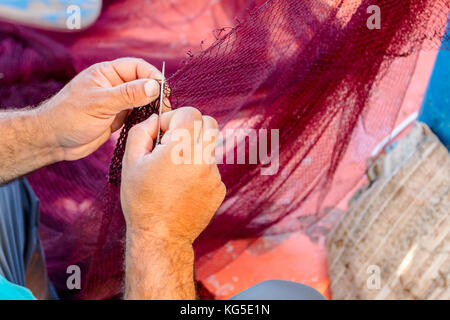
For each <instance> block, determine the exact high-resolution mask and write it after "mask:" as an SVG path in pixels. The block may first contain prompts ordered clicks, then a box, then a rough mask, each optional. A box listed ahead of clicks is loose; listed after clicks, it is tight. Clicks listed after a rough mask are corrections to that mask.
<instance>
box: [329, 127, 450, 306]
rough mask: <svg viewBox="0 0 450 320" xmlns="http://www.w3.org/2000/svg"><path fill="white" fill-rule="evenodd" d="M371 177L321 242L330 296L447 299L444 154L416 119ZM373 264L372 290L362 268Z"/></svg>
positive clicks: (448, 182)
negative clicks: (374, 284)
mask: <svg viewBox="0 0 450 320" xmlns="http://www.w3.org/2000/svg"><path fill="white" fill-rule="evenodd" d="M372 172H377V178H376V181H375V182H374V183H373V184H372V185H371V186H370V188H367V190H365V192H363V193H362V194H361V195H360V197H359V198H358V199H356V200H355V202H354V203H353V204H352V205H351V208H350V210H349V212H348V213H346V214H345V215H344V217H343V220H342V221H341V222H340V223H339V224H338V225H337V226H336V228H335V229H334V230H333V231H332V232H331V233H330V234H329V236H328V238H327V242H326V246H327V250H328V261H329V276H330V287H331V294H332V298H333V299H430V298H433V299H443V298H446V297H449V296H450V292H449V291H450V219H449V213H450V155H449V153H448V151H447V149H446V148H445V147H444V146H443V145H442V144H441V143H440V142H439V140H438V139H437V138H436V137H435V136H434V135H433V134H432V133H431V131H430V130H429V129H428V128H427V127H426V126H425V125H423V124H417V125H416V126H415V127H414V128H413V130H412V131H411V133H410V134H409V135H408V137H407V138H405V139H404V141H401V142H400V143H399V144H398V145H397V146H396V147H395V148H394V149H393V150H392V151H391V152H390V153H388V154H386V155H384V156H382V157H381V158H380V159H378V161H377V163H376V164H375V168H374V170H372ZM373 266H375V268H378V269H377V270H379V272H380V273H379V280H380V281H379V284H380V286H379V287H377V288H373V287H371V286H370V283H369V285H368V280H371V279H374V278H373V274H371V273H368V268H369V269H370V268H373Z"/></svg>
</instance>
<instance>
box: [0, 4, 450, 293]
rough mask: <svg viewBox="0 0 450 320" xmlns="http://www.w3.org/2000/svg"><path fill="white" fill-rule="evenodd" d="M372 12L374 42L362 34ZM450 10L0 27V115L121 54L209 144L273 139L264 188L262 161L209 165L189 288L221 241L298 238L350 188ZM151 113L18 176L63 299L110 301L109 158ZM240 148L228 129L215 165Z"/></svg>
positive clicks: (193, 13)
mask: <svg viewBox="0 0 450 320" xmlns="http://www.w3.org/2000/svg"><path fill="white" fill-rule="evenodd" d="M373 5H377V6H378V7H379V8H380V12H381V28H380V29H369V28H368V26H367V20H368V18H369V17H370V16H371V14H370V13H368V11H367V10H368V8H369V7H370V6H373ZM449 8H450V1H448V0H402V1H388V0H371V1H366V0H362V1H358V0H328V1H317V0H315V1H312V0H283V1H281V0H269V1H257V0H236V1H222V2H215V3H211V2H210V1H200V0H199V1H191V2H190V1H178V2H176V1H169V2H165V1H155V2H152V3H145V4H144V3H143V2H141V1H109V2H107V3H106V6H105V8H104V9H103V13H102V16H101V17H100V20H99V21H98V22H97V23H96V24H95V25H94V27H93V28H91V29H90V30H88V31H85V32H82V33H79V34H75V35H60V34H53V33H50V32H37V31H35V30H31V29H28V28H23V27H17V26H12V25H9V24H1V25H0V37H1V41H0V52H1V58H0V72H1V73H2V77H1V79H0V83H1V84H2V86H1V88H0V103H1V105H2V108H17V107H23V106H29V105H37V104H38V103H40V102H41V101H43V100H45V99H46V98H48V97H49V96H51V94H53V93H55V92H56V91H57V90H59V89H60V88H61V87H62V86H63V85H64V84H65V83H66V82H67V81H69V80H70V79H71V78H72V77H73V76H74V75H75V74H76V72H78V71H79V70H81V69H83V68H84V67H86V66H88V65H90V64H92V63H94V62H97V61H101V60H108V59H113V58H117V57H119V56H126V55H132V56H139V57H143V58H145V59H147V60H148V61H150V62H151V63H153V64H154V65H156V66H159V65H161V61H162V60H165V61H166V64H167V66H168V74H169V75H170V76H169V78H168V83H169V86H170V89H171V103H172V106H173V107H174V108H178V107H181V106H186V105H190V106H195V107H197V108H199V109H200V110H201V111H202V112H203V113H204V114H208V115H211V116H213V117H215V118H216V119H217V120H218V122H219V124H220V127H221V129H222V130H223V131H224V130H225V129H243V128H244V129H266V130H268V132H269V133H268V135H269V140H268V143H269V145H270V143H271V139H270V130H271V129H279V147H280V150H279V170H278V171H277V173H276V174H275V175H261V168H264V167H267V165H265V164H264V163H257V164H239V165H238V164H234V165H231V164H223V165H220V171H221V173H222V177H223V180H224V183H225V185H226V186H227V189H228V191H227V197H226V199H225V201H224V203H223V205H222V206H221V208H220V209H219V211H218V212H217V214H216V216H215V217H214V219H213V221H212V223H211V224H210V226H209V227H208V228H207V229H206V230H205V231H204V232H203V233H202V234H201V236H200V237H199V238H198V239H197V241H196V243H195V249H196V276H197V279H198V280H202V279H205V278H206V277H207V276H209V275H211V274H213V273H214V272H216V271H218V270H220V269H221V268H223V267H224V266H225V265H226V264H227V263H229V262H230V261H231V260H232V259H233V257H232V256H231V255H230V254H229V253H228V252H227V250H226V248H225V247H224V245H225V244H226V243H227V242H228V241H230V240H232V239H240V238H246V239H251V238H254V237H257V236H260V235H263V234H275V233H280V232H288V231H293V230H298V229H301V228H302V227H304V220H303V219H299V217H302V216H303V215H305V214H309V215H311V213H313V216H314V217H320V216H321V215H323V214H324V212H325V211H326V209H327V208H330V207H334V206H335V205H336V204H337V203H338V202H339V201H340V200H341V199H342V198H343V197H344V196H345V195H346V193H347V192H349V190H351V189H352V188H353V187H354V186H355V185H356V184H357V183H358V181H359V178H361V177H362V176H363V174H364V171H365V170H366V167H367V164H366V160H367V158H368V157H369V155H370V153H371V151H372V150H373V148H374V147H375V146H376V145H377V143H378V142H380V141H381V140H382V139H383V138H384V137H386V136H387V135H388V134H389V133H390V131H391V130H392V127H393V125H394V123H395V120H396V118H397V113H398V110H399V108H400V106H401V103H402V101H403V97H404V94H405V91H406V89H407V87H408V84H409V81H410V78H411V75H412V72H413V70H414V67H415V64H416V61H417V56H418V53H419V51H420V50H421V49H427V48H437V47H438V46H439V44H440V41H441V39H442V37H443V36H444V37H447V34H448V32H447V31H448V30H446V29H445V27H444V26H445V22H446V20H447V15H448V11H449ZM152 12H160V13H161V14H158V15H157V17H153V16H152V18H151V19H150V18H149V14H150V13H152ZM187 13H190V14H187ZM234 17H237V19H236V20H234ZM211 21H212V22H211ZM187 25H188V26H189V28H188V27H186V26H187ZM224 25H225V26H229V25H234V27H232V28H231V27H225V28H223V26H224ZM205 26H208V27H209V26H211V27H214V26H215V27H219V26H222V27H221V28H218V29H216V30H215V31H214V37H215V39H214V41H213V42H208V41H205V42H201V40H202V39H200V38H198V37H199V35H198V34H196V33H195V32H194V31H195V30H203V29H204V28H205ZM186 28H187V29H186ZM196 28H197V29H196ZM211 29H212V28H211ZM180 30H185V32H184V31H183V33H185V34H186V36H185V37H184V38H183V37H180V34H179V33H180ZM155 31H160V32H155ZM149 34H150V35H149ZM175 35H176V36H175ZM188 35H191V36H188ZM201 35H204V33H201ZM189 41H191V42H189ZM198 43H202V48H201V50H199V51H198V52H194V53H193V52H191V51H188V48H189V47H194V48H195V47H196V46H197V44H198ZM186 51H188V57H187V58H186V57H183V56H181V55H180V52H183V53H184V52H186ZM177 66H178V67H177ZM155 110H156V109H155V106H145V107H142V108H137V109H135V110H133V112H132V113H131V115H130V116H129V118H128V119H127V121H126V124H125V126H124V128H123V130H122V132H121V134H120V137H119V138H118V140H117V137H113V138H112V139H111V140H110V141H109V142H108V143H106V144H105V145H104V146H103V147H101V148H100V149H99V150H98V151H97V152H96V153H94V154H92V155H91V156H89V157H88V158H86V159H83V160H80V161H76V162H73V163H58V164H55V165H52V166H50V167H47V168H44V169H42V170H39V171H38V172H35V173H34V174H32V175H31V176H30V181H31V183H32V185H33V188H34V189H35V191H36V193H37V195H38V196H39V197H40V199H41V237H42V240H43V244H44V247H45V253H46V257H47V262H48V270H49V274H50V277H51V279H52V280H53V282H54V284H55V286H56V287H57V289H58V290H59V291H60V293H61V294H62V296H64V297H72V298H73V297H76V298H96V299H100V298H112V297H119V296H120V294H121V290H122V279H123V268H122V264H123V241H124V237H123V235H124V221H123V217H122V212H121V209H120V203H119V196H118V192H119V191H118V189H119V188H118V185H119V183H120V167H121V157H122V155H123V148H124V141H126V136H127V132H128V130H129V129H130V128H131V127H132V126H133V125H134V124H136V123H138V122H140V121H142V120H144V119H146V118H147V117H149V116H150V115H151V114H152V113H153V112H155ZM116 142H117V145H116V146H115V144H116ZM242 144H243V145H246V144H248V145H247V148H245V149H246V150H247V154H246V158H247V159H248V158H249V156H250V153H252V151H254V150H257V148H258V146H257V145H256V144H252V143H249V141H248V139H246V138H245V131H240V133H239V135H238V138H237V145H236V146H235V149H234V150H228V152H233V151H235V150H236V148H237V147H238V145H242ZM114 150H115V151H114ZM111 157H112V159H113V160H112V162H111V165H109V162H110V159H111ZM247 163H248V161H247ZM348 168H352V171H353V172H352V174H351V175H350V174H349V172H346V171H345V170H344V169H347V170H348ZM109 169H110V170H109ZM355 172H356V173H358V174H356V175H355ZM107 176H108V177H109V179H107ZM355 177H357V178H355ZM108 181H109V183H107V182H108ZM105 185H106V186H105ZM336 186H339V188H338V189H337V188H336ZM330 190H333V191H334V192H332V193H331V192H329V191H330ZM167 191H169V192H170V190H165V192H167ZM72 264H77V265H79V266H80V267H81V268H82V270H86V271H87V272H84V273H83V275H84V278H83V283H84V284H85V286H83V288H82V290H81V291H77V292H76V293H74V292H71V291H67V290H66V274H65V270H66V268H67V266H68V265H72Z"/></svg>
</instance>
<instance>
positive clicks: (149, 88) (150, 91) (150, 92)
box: [144, 79, 159, 98]
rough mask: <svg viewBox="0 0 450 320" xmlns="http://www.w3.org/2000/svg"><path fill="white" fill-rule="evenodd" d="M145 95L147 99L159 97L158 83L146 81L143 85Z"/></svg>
mask: <svg viewBox="0 0 450 320" xmlns="http://www.w3.org/2000/svg"><path fill="white" fill-rule="evenodd" d="M144 90H145V95H146V96H147V97H149V98H155V97H157V96H159V83H158V82H157V81H156V80H153V79H151V80H148V81H147V83H146V84H145V85H144Z"/></svg>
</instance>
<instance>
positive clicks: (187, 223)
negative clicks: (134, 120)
mask: <svg viewBox="0 0 450 320" xmlns="http://www.w3.org/2000/svg"><path fill="white" fill-rule="evenodd" d="M194 121H198V122H197V123H199V124H201V125H200V126H199V127H200V128H201V130H200V132H194ZM161 130H162V131H163V132H164V133H165V134H164V137H163V139H162V140H161V144H160V145H157V146H156V147H155V149H154V150H152V146H153V141H154V140H155V139H156V136H157V133H158V132H157V131H158V116H157V115H153V116H151V117H150V118H149V119H147V120H146V121H144V122H142V123H140V124H138V125H136V126H134V127H133V128H132V129H131V130H130V132H129V136H128V140H127V145H126V149H125V155H124V158H123V169H122V184H121V202H122V208H123V212H124V216H125V221H126V224H127V233H131V234H139V235H146V236H150V237H152V238H156V239H157V240H163V241H168V242H171V243H183V244H189V245H191V244H192V242H194V240H195V239H196V238H197V237H198V236H199V234H200V233H201V232H202V231H203V230H204V229H205V228H206V227H207V225H208V224H209V222H210V220H211V218H212V217H213V215H214V214H215V212H216V211H217V209H218V208H219V206H220V205H221V204H222V202H223V199H224V197H225V193H226V188H225V185H224V184H223V182H222V180H221V177H220V173H219V170H218V168H217V164H216V163H215V161H211V159H212V158H213V157H214V154H211V158H209V159H202V161H201V163H193V161H190V163H181V164H177V163H176V162H177V161H174V159H173V154H172V153H173V151H174V148H177V146H178V147H179V142H176V141H172V138H171V137H173V136H174V133H175V135H176V132H177V130H181V131H184V132H189V137H190V141H189V145H190V146H192V147H193V148H194V146H195V145H196V146H197V147H198V146H200V142H202V143H201V145H202V147H201V148H200V147H198V148H196V149H195V148H194V149H192V150H197V152H198V151H200V152H202V153H203V151H204V150H206V148H209V149H211V143H213V144H215V138H214V139H211V135H209V137H206V136H207V135H205V132H207V131H208V130H209V133H211V130H215V131H216V132H217V133H218V125H217V122H216V120H214V119H213V118H211V117H209V116H202V114H201V113H200V111H198V110H197V109H194V108H190V107H185V108H180V109H177V110H174V111H170V112H167V113H164V114H163V115H162V116H161ZM178 132H180V131H178ZM208 140H209V141H208ZM209 149H208V152H209ZM212 150H214V149H213V148H212ZM177 154H178V152H177ZM191 154H192V157H194V152H193V151H192V152H191ZM211 162H212V163H211Z"/></svg>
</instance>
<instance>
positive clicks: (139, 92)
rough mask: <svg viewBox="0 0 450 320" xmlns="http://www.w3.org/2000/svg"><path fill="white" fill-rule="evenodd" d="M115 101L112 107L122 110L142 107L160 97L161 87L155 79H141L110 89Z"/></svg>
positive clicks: (117, 110)
mask: <svg viewBox="0 0 450 320" xmlns="http://www.w3.org/2000/svg"><path fill="white" fill-rule="evenodd" d="M109 90H111V94H112V97H113V101H112V102H111V107H112V108H113V109H114V111H116V112H117V113H119V112H120V111H122V110H126V109H131V108H135V107H142V106H145V105H146V104H149V103H150V102H153V101H154V100H156V99H157V98H158V97H159V90H160V86H159V83H158V82H157V81H156V80H154V79H139V80H134V81H130V82H125V83H123V84H121V85H118V86H115V87H112V88H110V89H109Z"/></svg>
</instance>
